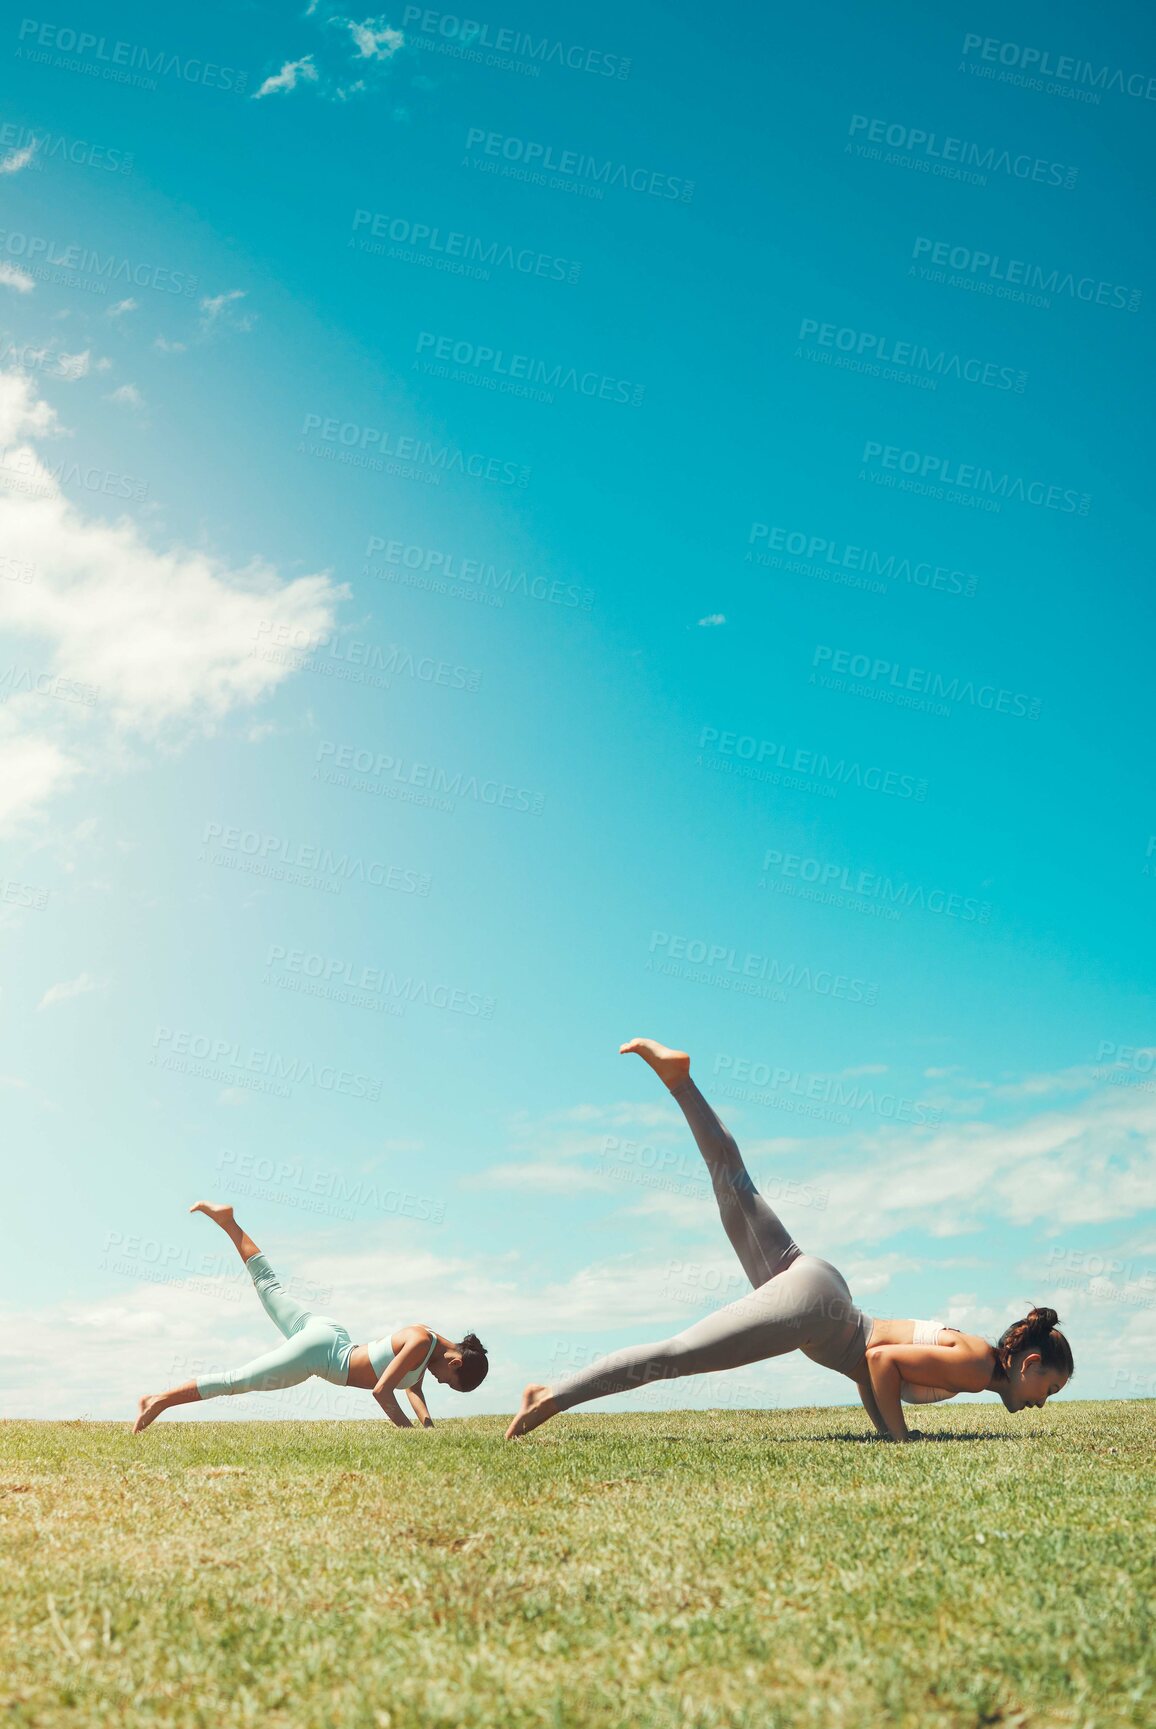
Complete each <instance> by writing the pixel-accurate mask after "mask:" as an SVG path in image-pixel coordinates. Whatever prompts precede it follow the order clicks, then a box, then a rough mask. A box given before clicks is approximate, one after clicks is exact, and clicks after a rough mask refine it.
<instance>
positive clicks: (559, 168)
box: [466, 126, 694, 204]
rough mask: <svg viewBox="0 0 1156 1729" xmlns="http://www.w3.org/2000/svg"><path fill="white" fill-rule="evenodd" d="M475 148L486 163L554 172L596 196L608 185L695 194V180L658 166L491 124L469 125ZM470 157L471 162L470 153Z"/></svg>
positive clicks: (660, 194)
mask: <svg viewBox="0 0 1156 1729" xmlns="http://www.w3.org/2000/svg"><path fill="white" fill-rule="evenodd" d="M471 150H476V151H477V152H478V155H479V158H480V160H481V163H482V164H483V165H484V164H485V163H487V162H492V163H493V165H494V167H495V168H497V167H499V166H501V165H507V166H511V167H516V168H519V169H524V170H526V171H528V172H529V173H531V174H532V175H534V176H541V177H542V180H543V182H544V180H545V176H546V175H548V174H553V175H556V176H557V177H558V178H559V179H560V180H563V181H568V182H570V183H572V184H573V185H575V186H583V187H585V188H587V189H588V190H589V191H590V192H592V193H593V194H594V195H595V196H596V197H601V195H602V190H603V188H604V187H607V186H616V187H618V188H619V190H620V191H623V192H640V193H642V194H643V195H644V196H645V197H648V198H662V199H674V200H677V201H678V202H679V203H680V204H689V203H690V202H691V200H692V199H693V197H694V181H693V180H682V179H680V178H679V177H678V176H676V175H672V174H664V173H662V172H661V170H659V169H655V168H641V167H636V166H633V165H632V164H631V163H629V162H615V161H613V160H612V159H611V158H609V157H598V156H588V155H587V154H586V152H585V151H583V150H556V149H555V147H554V145H553V144H541V143H539V142H538V141H537V140H536V139H533V138H516V137H513V136H511V134H509V133H507V132H492V131H491V130H490V129H489V127H487V126H471V127H470V128H469V129H468V131H467V133H466V151H467V153H468V152H469V151H471ZM466 161H467V163H468V162H469V156H468V154H467V157H466Z"/></svg>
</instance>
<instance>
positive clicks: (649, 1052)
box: [618, 1039, 690, 1088]
mask: <svg viewBox="0 0 1156 1729" xmlns="http://www.w3.org/2000/svg"><path fill="white" fill-rule="evenodd" d="M618 1052H619V1055H620V1056H624V1057H625V1056H635V1057H641V1058H642V1060H643V1062H644V1063H649V1064H650V1066H651V1068H652V1069H653V1070H654V1072H655V1074H656V1075H657V1076H658V1078H659V1080H660V1081H661V1082H662V1084H663V1086H665V1087H671V1088H674V1087H677V1086H678V1084H679V1082H680V1081H686V1080H689V1079H690V1058H689V1057H688V1056H687V1054H686V1052H685V1051H672V1050H671V1048H670V1046H669V1045H660V1044H659V1043H658V1040H657V1039H629V1040H628V1041H627V1043H626V1044H624V1045H619V1047H618Z"/></svg>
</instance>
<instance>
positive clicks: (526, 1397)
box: [506, 1381, 558, 1441]
mask: <svg viewBox="0 0 1156 1729" xmlns="http://www.w3.org/2000/svg"><path fill="white" fill-rule="evenodd" d="M557 1411H558V1407H557V1405H555V1403H554V1400H553V1397H552V1395H551V1392H550V1388H549V1387H543V1386H540V1385H538V1384H537V1383H536V1382H533V1381H531V1383H530V1385H529V1386H528V1387H527V1388H526V1389H525V1391H524V1392H523V1394H522V1403H521V1405H520V1406H519V1407H518V1414H517V1416H516V1417H515V1418H514V1420H513V1422H512V1423H511V1424H510V1427H509V1428H508V1429H507V1430H506V1439H507V1441H516V1440H517V1439H518V1436H519V1435H528V1434H529V1433H530V1430H531V1429H540V1428H541V1426H542V1424H543V1423H548V1422H549V1420H550V1418H551V1417H553V1416H556V1415H557Z"/></svg>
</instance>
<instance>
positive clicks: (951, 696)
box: [811, 643, 1042, 720]
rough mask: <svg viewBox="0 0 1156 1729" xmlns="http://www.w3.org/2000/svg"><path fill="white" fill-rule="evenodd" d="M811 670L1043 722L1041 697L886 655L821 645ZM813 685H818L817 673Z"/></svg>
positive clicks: (812, 675)
mask: <svg viewBox="0 0 1156 1729" xmlns="http://www.w3.org/2000/svg"><path fill="white" fill-rule="evenodd" d="M811 666H812V668H822V669H823V670H824V671H828V672H832V673H836V674H838V675H840V676H842V677H846V678H851V679H856V680H858V681H859V682H860V683H864V684H874V685H885V686H887V687H888V688H889V689H891V690H898V691H908V692H911V693H913V694H914V695H916V696H929V697H932V698H934V699H935V700H936V701H939V702H962V703H967V704H969V705H970V706H971V707H972V708H982V709H987V710H989V711H990V712H991V713H993V714H1007V715H1019V716H1024V717H1026V718H1027V719H1028V720H1038V719H1039V718H1040V709H1041V706H1042V705H1041V703H1040V699H1039V697H1038V696H1028V695H1026V694H1025V693H1024V692H1023V691H1016V690H1005V689H1003V687H1002V686H1000V685H994V684H976V683H975V682H974V680H972V679H970V678H960V677H959V675H958V674H957V673H953V674H950V675H949V674H947V673H943V672H937V671H935V670H934V668H932V667H926V666H901V665H900V664H899V662H898V661H893V660H888V659H887V658H886V657H885V656H882V655H870V654H860V653H857V652H856V651H855V650H854V649H849V648H833V647H831V646H830V645H829V644H827V643H818V644H816V646H815V650H814V653H813V654H812V656H811ZM811 682H812V684H814V683H815V682H816V677H815V673H814V671H812V674H811Z"/></svg>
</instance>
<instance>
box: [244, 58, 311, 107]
mask: <svg viewBox="0 0 1156 1729" xmlns="http://www.w3.org/2000/svg"><path fill="white" fill-rule="evenodd" d="M317 78H318V72H317V67H316V66H315V65H314V63H313V56H312V54H305V55H303V56H302V58H301V59H300V60H286V62H285V64H284V65H283V66H282V68H281V70H280V72H274V73H273V75H272V77H271V78H266V80H265V82H264V83H263V84H262V85H261V88H260V89H259V90H255V91H254V92H253V100H254V101H257V100H259V99H260V97H262V96H288V94H289V92H290V91H291V90H296V88H297V86H298V84H301V83H305V84H315V83H316V82H317Z"/></svg>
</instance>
